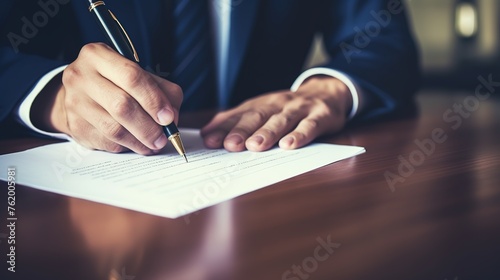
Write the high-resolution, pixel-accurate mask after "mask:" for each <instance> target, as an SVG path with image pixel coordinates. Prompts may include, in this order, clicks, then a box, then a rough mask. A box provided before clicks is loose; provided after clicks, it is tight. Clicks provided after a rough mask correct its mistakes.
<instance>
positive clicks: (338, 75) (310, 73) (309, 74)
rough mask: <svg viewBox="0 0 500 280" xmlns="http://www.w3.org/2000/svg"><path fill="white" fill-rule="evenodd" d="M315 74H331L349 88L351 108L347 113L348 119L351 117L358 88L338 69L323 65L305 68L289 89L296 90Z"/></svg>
mask: <svg viewBox="0 0 500 280" xmlns="http://www.w3.org/2000/svg"><path fill="white" fill-rule="evenodd" d="M315 75H327V76H332V77H334V78H336V79H339V80H340V81H341V82H343V83H344V84H345V85H346V86H347V88H349V91H350V93H351V95H352V109H351V112H350V113H349V119H352V118H353V117H354V116H355V115H356V113H357V112H358V107H359V95H358V89H357V87H356V85H355V84H354V82H353V81H352V79H351V78H350V77H349V76H348V75H346V74H344V73H342V72H340V71H337V70H333V69H330V68H324V67H316V68H311V69H309V70H306V71H305V72H304V73H302V74H300V76H299V77H298V78H297V79H296V80H295V82H294V83H293V85H292V87H291V88H290V90H291V91H297V90H298V89H299V87H300V86H301V85H302V83H303V82H304V81H305V80H307V79H308V78H310V77H312V76H315Z"/></svg>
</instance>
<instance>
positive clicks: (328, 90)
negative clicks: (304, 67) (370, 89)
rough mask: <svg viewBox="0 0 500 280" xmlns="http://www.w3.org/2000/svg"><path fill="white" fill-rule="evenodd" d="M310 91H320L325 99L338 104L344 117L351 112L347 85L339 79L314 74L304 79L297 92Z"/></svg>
mask: <svg viewBox="0 0 500 280" xmlns="http://www.w3.org/2000/svg"><path fill="white" fill-rule="evenodd" d="M312 91H314V92H321V93H322V94H325V95H326V96H328V98H327V99H329V100H331V102H335V103H337V104H340V105H341V106H340V108H341V109H342V110H343V111H344V112H343V113H344V114H343V115H345V116H346V117H347V115H349V113H350V112H351V110H352V106H353V98H352V94H351V91H350V90H349V87H348V86H347V85H346V84H345V83H344V82H342V81H341V80H339V79H337V78H334V77H331V76H326V75H315V76H312V77H310V78H308V79H307V80H306V81H304V83H303V84H302V85H301V86H300V87H299V89H298V90H297V93H300V92H305V93H307V92H312ZM337 108H338V107H337Z"/></svg>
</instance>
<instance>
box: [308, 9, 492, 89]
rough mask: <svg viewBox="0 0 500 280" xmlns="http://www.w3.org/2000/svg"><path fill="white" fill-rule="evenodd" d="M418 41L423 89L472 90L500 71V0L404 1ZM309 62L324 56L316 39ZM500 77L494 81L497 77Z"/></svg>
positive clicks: (321, 58)
mask: <svg viewBox="0 0 500 280" xmlns="http://www.w3.org/2000/svg"><path fill="white" fill-rule="evenodd" d="M403 2H405V4H406V8H407V15H408V17H409V20H410V23H411V26H412V28H413V33H414V35H415V39H416V41H417V44H418V47H419V50H420V56H421V65H422V71H423V77H424V80H423V85H422V86H423V88H424V89H430V88H434V89H450V90H456V89H467V90H473V89H474V88H475V85H477V83H478V82H477V77H478V76H479V75H481V74H482V75H487V74H489V73H499V72H500V55H499V54H500V52H499V51H498V50H500V48H499V44H500V36H499V35H500V20H499V16H498V15H499V14H500V1H499V0H403ZM316 41H317V42H316V44H315V45H314V48H313V51H312V52H311V58H310V63H309V64H308V65H309V66H311V65H315V64H317V63H320V62H321V60H323V59H324V51H323V49H322V46H321V38H317V40H316ZM493 80H495V79H493Z"/></svg>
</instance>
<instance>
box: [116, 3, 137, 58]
mask: <svg viewBox="0 0 500 280" xmlns="http://www.w3.org/2000/svg"><path fill="white" fill-rule="evenodd" d="M108 12H109V13H110V14H111V17H112V18H113V19H114V20H115V21H116V23H117V24H118V26H120V28H121V29H122V31H123V34H125V37H127V40H128V43H129V45H130V47H131V48H132V51H133V52H134V58H135V61H136V62H139V55H138V54H137V51H136V50H135V47H134V44H133V43H132V40H130V37H129V36H128V34H127V31H125V28H123V26H122V24H121V23H120V21H118V19H117V18H116V16H115V15H114V14H113V13H112V12H111V11H110V10H108Z"/></svg>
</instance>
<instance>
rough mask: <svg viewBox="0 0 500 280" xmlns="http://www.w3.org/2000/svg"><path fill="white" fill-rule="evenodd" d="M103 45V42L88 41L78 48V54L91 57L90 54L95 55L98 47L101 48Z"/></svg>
mask: <svg viewBox="0 0 500 280" xmlns="http://www.w3.org/2000/svg"><path fill="white" fill-rule="evenodd" d="M102 45H104V44H103V43H89V44H86V45H84V46H83V47H82V48H81V49H80V54H79V55H80V56H82V57H89V56H90V57H91V56H95V55H96V53H97V52H98V51H99V49H102V48H103V46H102Z"/></svg>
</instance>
